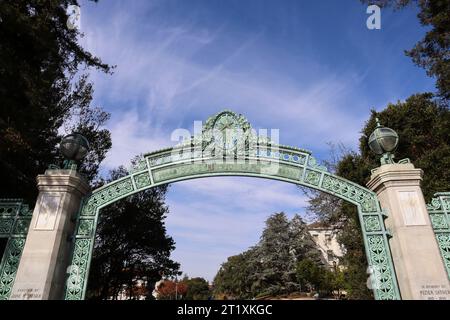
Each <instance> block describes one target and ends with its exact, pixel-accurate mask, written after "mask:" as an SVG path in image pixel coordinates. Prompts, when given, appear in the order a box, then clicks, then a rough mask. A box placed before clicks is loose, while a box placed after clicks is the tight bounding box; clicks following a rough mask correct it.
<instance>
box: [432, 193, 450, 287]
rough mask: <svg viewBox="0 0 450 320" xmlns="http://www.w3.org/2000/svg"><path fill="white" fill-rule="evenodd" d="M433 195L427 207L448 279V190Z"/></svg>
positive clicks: (449, 199) (449, 220) (449, 241)
mask: <svg viewBox="0 0 450 320" xmlns="http://www.w3.org/2000/svg"><path fill="white" fill-rule="evenodd" d="M434 196H435V197H434V198H433V199H432V200H431V203H430V204H428V205H427V209H428V214H429V215H430V220H431V225H432V226H433V230H434V233H435V235H436V240H437V243H438V246H439V249H440V251H441V256H442V260H443V262H444V265H445V268H446V270H447V274H448V277H449V279H450V192H440V193H435V195H434Z"/></svg>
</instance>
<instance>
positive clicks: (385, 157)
mask: <svg viewBox="0 0 450 320" xmlns="http://www.w3.org/2000/svg"><path fill="white" fill-rule="evenodd" d="M376 121H377V127H376V128H375V130H374V131H373V132H372V134H371V135H370V137H369V148H370V149H371V150H372V151H373V152H374V153H375V154H377V155H381V159H380V162H381V164H382V165H383V164H393V163H394V155H393V152H394V151H395V149H396V148H397V145H398V134H397V132H395V131H394V130H392V129H391V128H387V127H384V126H382V125H381V124H380V121H379V120H378V118H376Z"/></svg>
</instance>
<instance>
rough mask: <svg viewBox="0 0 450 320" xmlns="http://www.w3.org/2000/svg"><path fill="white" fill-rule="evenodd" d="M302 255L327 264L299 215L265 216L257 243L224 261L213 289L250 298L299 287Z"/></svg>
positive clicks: (222, 293)
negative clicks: (291, 216) (266, 217)
mask: <svg viewBox="0 0 450 320" xmlns="http://www.w3.org/2000/svg"><path fill="white" fill-rule="evenodd" d="M303 259H309V260H311V261H313V262H314V263H316V264H317V265H319V266H324V265H325V264H326V262H325V261H324V258H323V256H322V253H321V252H320V251H319V249H318V248H317V245H316V244H315V242H314V240H313V239H312V237H311V235H310V234H309V232H308V230H307V228H306V224H305V223H304V222H303V220H302V219H301V218H300V216H298V215H296V216H295V217H294V218H293V219H292V220H291V221H289V219H288V218H287V217H286V215H285V214H284V213H283V212H281V213H275V214H273V215H271V216H270V217H269V218H268V219H267V220H266V227H265V229H264V231H263V234H262V236H261V239H260V241H259V243H258V245H256V246H255V247H252V248H251V249H249V250H247V251H245V252H243V253H241V254H239V255H236V256H232V257H229V258H228V260H227V262H225V263H223V264H222V266H221V268H220V270H219V271H218V273H217V275H216V277H215V278H214V293H215V295H216V296H223V295H225V296H229V297H233V298H240V299H248V298H254V297H256V296H261V295H278V294H285V293H291V292H295V291H298V290H300V285H299V282H298V281H297V273H296V267H297V264H298V262H299V261H301V260H303Z"/></svg>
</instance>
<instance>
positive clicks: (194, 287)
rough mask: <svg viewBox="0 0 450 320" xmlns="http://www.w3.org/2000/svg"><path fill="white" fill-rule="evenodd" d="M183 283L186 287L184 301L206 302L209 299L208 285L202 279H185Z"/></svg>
mask: <svg viewBox="0 0 450 320" xmlns="http://www.w3.org/2000/svg"><path fill="white" fill-rule="evenodd" d="M183 283H184V284H185V285H186V287H187V292H186V295H185V297H184V299H185V300H208V299H209V298H210V297H211V294H212V293H211V290H210V289H209V283H208V281H206V280H205V279H203V278H199V277H197V278H190V279H189V278H187V279H183Z"/></svg>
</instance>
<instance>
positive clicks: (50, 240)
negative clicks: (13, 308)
mask: <svg viewBox="0 0 450 320" xmlns="http://www.w3.org/2000/svg"><path fill="white" fill-rule="evenodd" d="M37 182H38V189H39V196H38V199H37V201H36V206H35V208H34V211H33V217H32V220H31V223H30V228H29V232H28V235H27V240H26V243H25V247H24V250H23V253H22V257H21V260H20V264H19V268H18V270H17V275H16V279H15V281H14V286H13V290H12V293H11V296H10V299H11V300H49V299H50V300H53V299H62V297H63V291H64V286H65V279H66V272H67V267H68V263H69V259H70V249H71V242H70V236H71V235H73V231H74V227H75V223H74V219H73V218H74V217H75V216H76V214H77V212H78V209H79V206H80V203H81V199H82V198H83V197H84V196H85V195H86V194H87V193H88V192H89V191H90V188H89V185H88V183H87V181H86V180H85V179H84V178H83V177H82V176H80V175H79V174H78V173H77V172H76V171H74V170H47V171H46V172H45V174H44V175H39V176H38V177H37Z"/></svg>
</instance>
